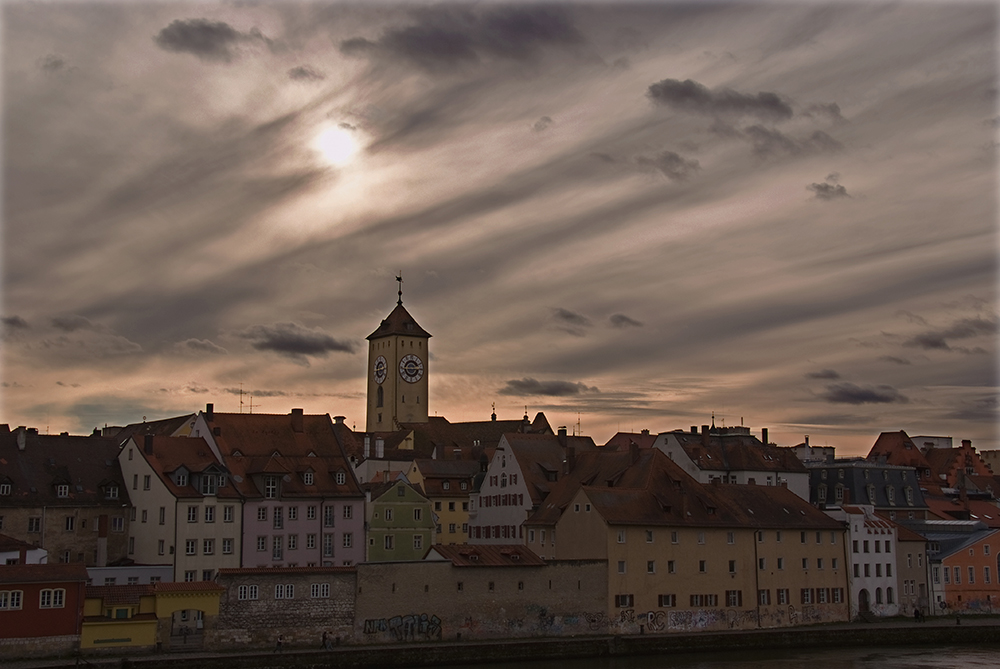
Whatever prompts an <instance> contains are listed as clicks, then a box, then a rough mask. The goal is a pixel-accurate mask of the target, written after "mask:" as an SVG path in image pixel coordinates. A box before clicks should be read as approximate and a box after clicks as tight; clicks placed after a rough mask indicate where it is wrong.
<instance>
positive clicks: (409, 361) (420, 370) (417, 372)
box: [399, 353, 424, 383]
mask: <svg viewBox="0 0 1000 669" xmlns="http://www.w3.org/2000/svg"><path fill="white" fill-rule="evenodd" d="M399 375H400V376H402V377H403V380H404V381H406V382H407V383H416V382H417V381H419V380H420V379H421V378H422V377H423V375H424V363H423V362H421V361H420V358H418V357H417V356H415V355H413V354H412V353H411V354H410V355H404V356H403V359H402V360H400V361H399Z"/></svg>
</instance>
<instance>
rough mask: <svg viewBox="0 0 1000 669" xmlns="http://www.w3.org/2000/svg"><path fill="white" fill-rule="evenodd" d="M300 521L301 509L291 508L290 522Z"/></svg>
mask: <svg viewBox="0 0 1000 669" xmlns="http://www.w3.org/2000/svg"><path fill="white" fill-rule="evenodd" d="M298 519H299V507H297V506H290V507H288V520H298Z"/></svg>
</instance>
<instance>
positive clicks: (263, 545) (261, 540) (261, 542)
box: [257, 537, 267, 551]
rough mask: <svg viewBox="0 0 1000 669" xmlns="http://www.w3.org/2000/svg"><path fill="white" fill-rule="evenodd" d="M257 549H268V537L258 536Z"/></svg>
mask: <svg viewBox="0 0 1000 669" xmlns="http://www.w3.org/2000/svg"><path fill="white" fill-rule="evenodd" d="M257 550H258V551H266V550H267V537H257Z"/></svg>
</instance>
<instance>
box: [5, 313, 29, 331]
mask: <svg viewBox="0 0 1000 669" xmlns="http://www.w3.org/2000/svg"><path fill="white" fill-rule="evenodd" d="M0 323H3V325H4V326H5V327H8V328H10V329H12V330H24V329H27V328H29V327H31V326H30V325H28V321H26V320H24V319H23V318H21V317H20V316H4V317H3V318H0Z"/></svg>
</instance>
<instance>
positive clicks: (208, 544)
mask: <svg viewBox="0 0 1000 669" xmlns="http://www.w3.org/2000/svg"><path fill="white" fill-rule="evenodd" d="M201 553H202V555H214V554H215V539H202V540H201Z"/></svg>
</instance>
